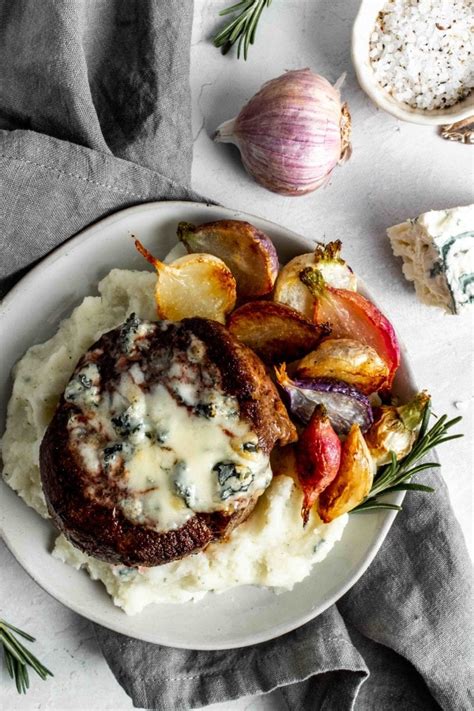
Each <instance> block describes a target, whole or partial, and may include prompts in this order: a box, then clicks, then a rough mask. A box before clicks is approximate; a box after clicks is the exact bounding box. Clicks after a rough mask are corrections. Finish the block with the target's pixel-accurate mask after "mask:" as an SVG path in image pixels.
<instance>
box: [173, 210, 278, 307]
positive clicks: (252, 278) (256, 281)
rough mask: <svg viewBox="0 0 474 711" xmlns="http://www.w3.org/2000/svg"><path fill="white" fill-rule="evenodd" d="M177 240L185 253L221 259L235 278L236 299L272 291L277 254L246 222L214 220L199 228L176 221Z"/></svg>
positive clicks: (268, 241)
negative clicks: (201, 254) (183, 246)
mask: <svg viewBox="0 0 474 711" xmlns="http://www.w3.org/2000/svg"><path fill="white" fill-rule="evenodd" d="M178 239H180V240H181V242H183V244H184V245H185V246H186V249H187V250H188V252H192V253H194V252H206V253H207V254H213V255H214V256H215V257H219V258H220V259H222V261H223V262H225V264H227V266H228V267H229V269H230V270H231V272H232V274H233V275H234V277H235V280H236V282H237V292H238V295H239V296H240V297H244V298H250V297H256V296H264V295H265V294H269V293H270V292H271V290H272V289H273V284H274V283H275V279H276V277H277V274H278V268H279V264H278V255H277V253H276V250H275V247H274V246H273V242H272V241H271V239H270V237H268V235H266V234H265V233H264V232H262V231H261V230H258V229H257V228H256V227H254V226H253V225H251V224H250V223H249V222H241V221H240V220H217V222H208V223H207V224H204V225H199V226H195V225H192V224H190V223H189V222H180V223H179V225H178Z"/></svg>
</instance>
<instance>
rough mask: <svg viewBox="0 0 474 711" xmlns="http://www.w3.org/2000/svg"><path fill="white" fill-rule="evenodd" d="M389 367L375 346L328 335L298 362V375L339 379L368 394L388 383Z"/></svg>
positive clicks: (300, 376) (299, 376)
mask: <svg viewBox="0 0 474 711" xmlns="http://www.w3.org/2000/svg"><path fill="white" fill-rule="evenodd" d="M388 375H389V369H388V366H387V364H386V363H385V362H384V361H383V360H382V358H381V357H380V356H379V355H378V353H377V351H375V350H374V349H373V348H372V347H371V346H369V345H367V344H365V343H361V342H360V341H356V340H354V339H352V338H326V339H325V340H324V341H323V342H322V343H320V344H319V346H318V347H317V348H316V350H314V351H311V353H308V354H307V355H306V356H305V357H304V358H303V359H302V360H300V362H299V363H298V365H297V368H296V377H298V378H336V379H337V380H343V381H344V382H346V383H349V385H354V386H355V387H356V388H358V389H359V390H360V391H361V392H362V393H364V394H365V395H369V394H370V393H374V392H377V390H379V389H380V388H382V386H383V385H384V384H385V383H386V382H387V379H388Z"/></svg>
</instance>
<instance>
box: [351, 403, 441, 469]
mask: <svg viewBox="0 0 474 711" xmlns="http://www.w3.org/2000/svg"><path fill="white" fill-rule="evenodd" d="M429 400H430V396H429V395H428V393H427V392H421V393H418V395H416V397H415V398H414V399H413V400H412V401H411V402H409V403H407V404H406V405H401V406H400V407H394V406H393V405H383V406H382V407H378V408H376V410H375V421H374V424H373V425H372V427H371V428H370V430H369V431H368V432H367V433H366V435H365V441H366V442H367V446H368V447H369V450H370V453H371V455H372V458H373V459H374V461H375V463H376V464H377V466H381V465H382V464H389V463H390V461H391V454H390V453H391V452H393V453H394V455H395V456H396V458H397V459H402V457H405V456H406V455H407V454H408V453H409V452H410V450H411V448H412V446H413V444H414V442H415V439H416V434H417V430H418V427H419V426H420V424H421V421H422V419H423V415H424V413H425V409H426V407H427V405H428V403H429Z"/></svg>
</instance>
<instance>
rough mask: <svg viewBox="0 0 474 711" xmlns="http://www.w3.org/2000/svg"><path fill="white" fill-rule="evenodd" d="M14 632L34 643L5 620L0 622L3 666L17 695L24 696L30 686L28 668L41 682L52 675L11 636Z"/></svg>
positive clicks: (31, 638) (29, 637)
mask: <svg viewBox="0 0 474 711" xmlns="http://www.w3.org/2000/svg"><path fill="white" fill-rule="evenodd" d="M14 632H15V633H16V634H18V635H20V636H21V637H24V638H25V639H27V640H28V641H29V642H34V641H35V638H34V637H32V636H31V635H29V634H27V633H26V632H23V631H22V630H19V629H18V628H17V627H13V625H10V624H8V622H5V620H0V644H1V645H2V648H3V659H4V661H5V666H6V668H7V671H8V673H9V675H10V676H11V678H12V679H14V680H15V684H16V688H17V690H18V693H19V694H26V691H27V689H28V688H29V686H30V679H29V675H28V667H31V668H32V669H33V670H34V671H35V672H36V673H37V674H38V676H39V677H41V679H43V680H45V679H46V678H47V677H48V676H54V675H53V673H52V672H50V671H49V669H46V667H45V666H44V665H43V664H41V662H40V661H39V660H38V659H37V658H36V657H35V656H34V655H33V654H31V652H29V651H28V649H27V648H26V647H25V646H24V645H23V644H22V643H21V642H20V640H19V639H17V637H16V636H15V634H13V633H14Z"/></svg>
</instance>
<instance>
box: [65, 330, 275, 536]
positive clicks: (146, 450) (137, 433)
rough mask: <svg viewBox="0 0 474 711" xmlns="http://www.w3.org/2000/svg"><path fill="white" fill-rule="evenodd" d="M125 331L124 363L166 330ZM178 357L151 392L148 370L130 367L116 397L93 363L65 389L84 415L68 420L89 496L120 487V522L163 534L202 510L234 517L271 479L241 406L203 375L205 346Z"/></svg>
mask: <svg viewBox="0 0 474 711" xmlns="http://www.w3.org/2000/svg"><path fill="white" fill-rule="evenodd" d="M127 324H129V327H128V328H126V329H125V327H123V328H124V335H123V338H122V344H121V346H122V349H123V352H124V355H125V357H133V355H134V354H136V353H137V349H138V350H140V349H144V348H146V347H147V345H148V341H147V338H148V337H149V336H150V335H152V334H153V333H154V331H155V329H156V328H160V329H162V330H163V329H165V328H166V324H165V323H163V322H162V323H160V324H150V323H146V322H145V323H144V322H140V323H138V322H137V320H135V322H133V323H132V324H131V327H130V319H129V321H128V322H127ZM127 324H125V326H127ZM178 355H179V356H180V357H176V359H174V360H173V361H172V363H171V366H170V367H169V368H168V370H167V371H166V377H165V378H163V379H161V380H160V382H157V383H155V384H153V385H152V386H151V387H144V383H146V372H144V369H143V368H142V367H141V365H140V363H139V362H133V363H130V364H129V366H130V367H128V368H126V369H123V370H122V372H121V373H120V374H119V376H118V377H117V380H116V382H115V383H114V387H113V389H111V390H106V389H104V390H102V389H101V384H100V373H99V370H98V368H97V366H96V365H94V364H93V363H87V364H85V365H84V366H83V367H82V368H81V369H80V370H79V371H77V372H76V373H75V375H74V377H73V378H72V379H71V381H70V383H69V384H68V386H67V388H66V391H65V399H66V400H67V401H68V402H71V403H73V404H74V405H76V406H77V407H79V408H80V409H81V411H82V414H81V416H78V415H77V414H75V415H72V416H71V417H70V419H69V423H68V430H69V436H70V439H71V441H72V443H73V446H74V447H76V448H77V451H78V453H79V455H80V457H81V459H82V462H83V465H84V468H85V469H86V470H87V471H88V472H90V474H91V484H90V492H91V494H92V495H94V494H95V492H96V491H97V490H98V489H103V488H104V483H105V485H106V486H107V484H110V485H112V486H113V487H118V489H119V491H120V496H119V497H118V506H119V507H120V509H121V510H122V512H123V514H124V516H125V517H126V518H128V519H129V520H130V521H132V522H133V523H140V524H144V525H147V526H148V527H151V528H153V529H154V530H157V531H166V530H170V529H176V528H179V527H180V526H182V525H184V524H185V523H186V521H187V520H188V519H189V518H191V517H192V516H193V515H194V514H195V513H197V512H201V513H203V512H209V513H210V512H213V511H226V512H227V513H229V512H233V511H236V510H237V509H239V508H241V507H244V506H246V505H247V504H248V500H249V498H250V497H252V496H255V495H257V496H258V495H260V494H261V493H262V492H263V491H264V490H265V489H266V488H267V486H268V485H269V483H270V481H271V478H272V473H271V469H270V464H269V458H268V456H267V455H265V454H264V453H263V452H262V451H261V449H260V447H259V443H258V438H257V436H256V434H255V433H254V432H252V430H251V427H250V426H249V424H248V423H247V422H246V421H244V420H242V419H241V418H240V416H239V403H238V400H237V398H235V397H232V396H229V395H227V394H225V393H224V392H223V391H222V389H221V388H219V386H218V384H216V381H215V377H211V376H210V375H209V373H207V372H206V371H205V369H204V368H200V367H199V364H200V363H201V362H202V361H203V360H204V359H205V356H206V347H205V344H204V343H203V342H202V341H200V340H199V339H198V338H196V337H195V336H192V337H191V342H190V345H189V347H188V349H187V351H186V353H185V354H183V353H180V354H178ZM92 357H93V356H92ZM84 417H85V418H87V428H85V427H84V426H83V424H82V423H83V418H84ZM86 432H87V434H86ZM91 433H92V434H91ZM94 433H100V436H95V434H94ZM104 438H105V441H106V444H105V446H104Z"/></svg>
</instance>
